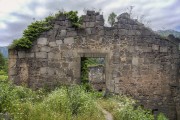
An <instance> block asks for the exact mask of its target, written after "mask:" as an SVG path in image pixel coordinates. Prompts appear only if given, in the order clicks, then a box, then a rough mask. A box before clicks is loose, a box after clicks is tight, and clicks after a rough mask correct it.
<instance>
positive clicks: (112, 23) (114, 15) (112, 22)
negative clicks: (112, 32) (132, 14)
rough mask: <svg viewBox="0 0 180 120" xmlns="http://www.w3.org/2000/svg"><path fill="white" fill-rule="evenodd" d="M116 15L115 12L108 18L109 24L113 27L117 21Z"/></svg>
mask: <svg viewBox="0 0 180 120" xmlns="http://www.w3.org/2000/svg"><path fill="white" fill-rule="evenodd" d="M116 16H117V15H116V14H115V13H114V12H112V13H111V14H110V15H109V17H108V22H109V24H110V25H111V27H112V26H113V25H114V23H115V21H116V20H115V19H116Z"/></svg>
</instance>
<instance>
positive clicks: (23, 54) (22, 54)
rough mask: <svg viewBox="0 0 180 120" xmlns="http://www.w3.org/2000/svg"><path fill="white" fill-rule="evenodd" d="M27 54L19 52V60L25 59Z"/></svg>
mask: <svg viewBox="0 0 180 120" xmlns="http://www.w3.org/2000/svg"><path fill="white" fill-rule="evenodd" d="M25 57H26V53H25V52H24V51H18V58H25Z"/></svg>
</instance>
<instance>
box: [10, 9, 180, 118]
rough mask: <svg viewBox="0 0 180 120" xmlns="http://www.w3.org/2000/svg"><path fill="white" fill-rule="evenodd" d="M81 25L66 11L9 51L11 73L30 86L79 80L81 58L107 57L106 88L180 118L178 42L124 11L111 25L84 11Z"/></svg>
mask: <svg viewBox="0 0 180 120" xmlns="http://www.w3.org/2000/svg"><path fill="white" fill-rule="evenodd" d="M82 19H83V28H73V27H72V24H71V22H70V21H69V20H68V19H67V18H66V17H64V16H60V17H58V18H57V19H56V20H54V27H53V29H51V30H49V31H47V32H44V33H42V34H41V36H39V38H38V39H37V40H36V41H35V42H34V43H33V46H32V48H31V49H29V50H9V78H10V80H12V81H13V82H14V83H15V84H17V85H20V84H26V85H27V86H28V87H31V88H33V89H36V88H40V87H44V86H48V87H53V86H56V85H57V84H66V85H70V84H79V83H80V82H81V80H80V76H81V73H80V67H81V64H80V63H81V58H82V57H100V58H104V59H105V68H104V72H105V87H106V89H107V90H108V91H110V92H112V93H117V94H126V95H129V96H132V97H133V98H135V99H137V100H139V101H140V103H141V104H142V105H144V107H145V108H149V109H151V110H152V111H154V112H157V113H158V112H163V113H165V114H166V115H167V116H168V117H169V118H170V119H172V120H180V76H179V75H180V74H179V72H180V71H179V66H180V60H179V53H180V52H179V50H180V49H179V47H178V41H176V40H172V39H171V38H162V37H160V36H159V35H157V34H155V33H154V32H153V31H152V30H150V29H149V28H146V27H145V26H144V25H143V24H141V23H139V22H138V21H136V20H133V19H131V18H130V16H129V15H128V14H127V13H123V14H121V15H119V16H118V21H117V22H116V23H115V25H114V26H113V27H105V26H104V19H103V15H100V14H99V13H96V12H94V11H88V12H87V14H86V15H83V16H82Z"/></svg>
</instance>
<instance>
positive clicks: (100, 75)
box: [88, 65, 106, 91]
mask: <svg viewBox="0 0 180 120" xmlns="http://www.w3.org/2000/svg"><path fill="white" fill-rule="evenodd" d="M88 71H89V72H88V73H89V74H88V78H89V83H90V84H91V85H92V87H93V89H95V90H98V91H103V90H105V89H106V84H105V83H106V81H105V74H104V66H103V65H96V66H89V67H88Z"/></svg>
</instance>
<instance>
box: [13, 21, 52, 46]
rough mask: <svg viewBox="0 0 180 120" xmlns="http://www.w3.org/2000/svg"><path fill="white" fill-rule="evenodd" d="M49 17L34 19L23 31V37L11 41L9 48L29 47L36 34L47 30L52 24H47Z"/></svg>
mask: <svg viewBox="0 0 180 120" xmlns="http://www.w3.org/2000/svg"><path fill="white" fill-rule="evenodd" d="M47 21H48V22H47ZM49 22H50V18H47V19H45V20H42V21H36V22H34V23H32V24H31V25H29V26H28V28H27V29H26V30H24V32H23V37H22V38H20V39H16V40H14V41H13V43H12V45H11V46H10V49H14V48H15V49H29V48H31V46H32V42H33V41H34V40H36V39H37V38H38V36H39V35H40V34H41V33H42V32H44V31H47V30H49V29H50V28H51V27H52V26H51V25H50V24H49Z"/></svg>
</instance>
